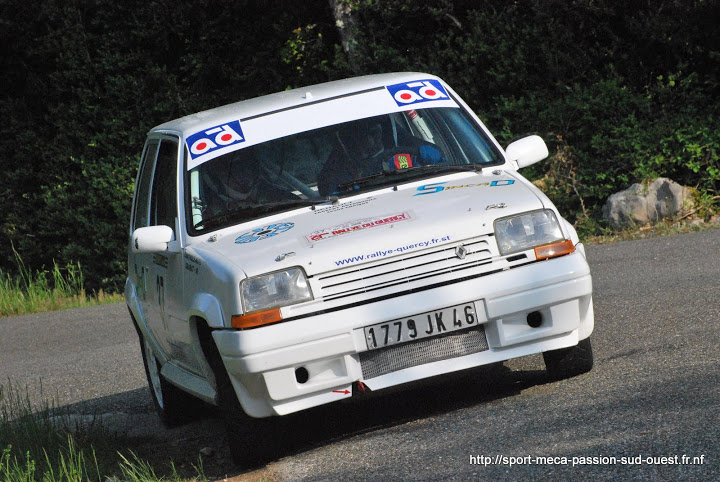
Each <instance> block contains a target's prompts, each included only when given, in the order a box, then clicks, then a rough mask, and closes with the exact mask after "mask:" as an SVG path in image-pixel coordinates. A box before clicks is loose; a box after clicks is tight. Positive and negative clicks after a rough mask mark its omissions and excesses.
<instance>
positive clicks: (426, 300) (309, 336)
mask: <svg viewBox="0 0 720 482" xmlns="http://www.w3.org/2000/svg"><path fill="white" fill-rule="evenodd" d="M578 248H579V249H578V250H576V251H575V252H574V253H572V254H570V255H567V256H563V257H560V258H555V259H551V260H547V261H542V262H535V263H532V264H528V265H524V266H521V267H518V268H515V269H509V270H505V271H502V272H498V273H494V274H492V275H489V276H483V277H478V278H474V279H470V280H465V281H461V282H457V283H452V284H447V285H444V286H440V287H435V288H433V289H431V290H427V291H421V292H418V293H412V294H407V295H403V296H398V297H395V298H390V299H385V300H382V301H377V302H373V303H369V304H362V305H359V306H353V307H350V308H346V309H341V310H338V311H332V312H329V313H322V314H317V315H313V316H309V317H304V318H301V319H297V320H290V321H287V322H283V323H279V324H276V325H270V326H267V327H262V328H259V329H254V330H246V331H231V330H218V331H215V332H214V333H213V337H214V338H215V341H216V343H217V346H218V349H219V351H220V354H221V356H222V358H223V361H224V363H225V366H226V368H227V370H228V373H229V374H230V378H231V380H232V382H233V385H234V387H235V390H236V393H237V395H238V398H239V399H240V402H241V404H242V405H243V408H244V409H245V411H246V412H247V413H248V414H249V415H251V416H255V417H265V416H271V415H285V414H289V413H293V412H296V411H300V410H304V409H307V408H310V407H313V406H317V405H322V404H325V403H330V402H333V401H337V400H341V399H344V398H348V397H350V396H352V388H351V387H352V383H353V382H355V381H358V380H359V381H363V383H364V384H365V385H366V386H367V387H369V388H370V389H372V390H378V389H382V388H386V387H391V386H395V385H399V384H402V383H407V382H411V381H415V380H420V379H423V378H428V377H432V376H436V375H440V374H443V373H449V372H453V371H458V370H463V369H467V368H472V367H477V366H480V365H486V364H489V363H494V362H498V361H503V360H509V359H512V358H516V357H520V356H524V355H530V354H534V353H541V352H544V351H548V350H554V349H558V348H564V347H568V346H572V345H575V344H577V343H578V341H580V340H582V339H585V338H587V337H588V336H590V333H591V332H592V330H593V325H594V317H593V305H592V280H591V277H590V269H589V267H588V264H587V261H586V260H585V257H584V252H583V250H582V246H581V245H578ZM469 302H471V303H474V305H475V312H476V313H477V316H478V321H479V323H480V324H481V325H482V327H483V329H484V335H483V336H484V337H486V341H487V345H486V348H485V347H483V348H482V349H480V351H475V352H473V353H470V354H462V355H460V356H452V357H450V358H446V359H437V358H433V359H432V360H437V361H429V362H427V363H421V364H415V363H410V364H409V365H407V364H406V365H403V366H402V367H401V368H400V369H398V370H396V371H391V372H389V373H383V374H381V375H379V376H373V377H372V378H367V379H366V378H364V376H363V362H362V361H361V359H363V358H365V359H366V358H367V355H368V353H366V352H368V348H367V345H366V341H365V335H364V331H363V327H365V326H369V325H372V324H375V323H380V322H385V321H390V320H396V319H399V318H403V317H406V316H412V315H415V314H418V313H425V312H431V311H433V310H438V309H442V308H445V307H449V306H454V305H460V304H464V303H469ZM535 312H538V313H539V314H540V319H541V320H542V323H541V324H540V326H538V327H535V328H533V327H531V326H530V325H529V324H528V322H527V320H528V314H529V313H534V315H533V316H534V317H535V319H537V317H538V315H537V314H536V313H535ZM426 340H427V339H426ZM430 340H432V339H430ZM414 343H417V342H411V343H406V344H402V345H396V347H403V348H407V346H406V345H413V344H414ZM363 353H365V355H362V354H363ZM372 353H375V352H372ZM298 369H300V370H301V371H302V370H304V371H303V372H302V373H303V375H304V374H307V377H305V376H301V377H299V376H297V375H296V371H297V370H298ZM366 371H367V370H366ZM305 378H307V380H305Z"/></svg>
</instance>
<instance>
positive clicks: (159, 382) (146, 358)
mask: <svg viewBox="0 0 720 482" xmlns="http://www.w3.org/2000/svg"><path fill="white" fill-rule="evenodd" d="M140 348H141V349H142V357H143V363H144V365H145V375H146V376H147V380H148V385H149V386H150V395H151V396H152V399H153V405H155V410H156V411H157V413H158V415H159V417H160V420H161V421H162V423H163V424H164V425H165V426H167V427H174V426H177V425H179V424H181V423H183V422H186V421H188V420H190V419H191V418H192V417H193V416H194V415H195V414H196V413H197V412H198V410H200V404H201V402H200V400H198V399H196V398H195V397H193V396H192V395H190V394H188V393H185V392H184V391H182V390H180V389H179V388H177V387H176V386H175V385H172V384H171V383H169V382H168V381H167V380H165V378H163V376H162V374H161V373H160V363H159V362H158V359H157V357H156V356H155V353H153V350H152V347H151V345H150V343H149V342H148V341H147V339H146V338H145V337H144V336H142V335H140Z"/></svg>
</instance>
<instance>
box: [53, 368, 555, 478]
mask: <svg viewBox="0 0 720 482" xmlns="http://www.w3.org/2000/svg"><path fill="white" fill-rule="evenodd" d="M547 381H548V379H547V376H546V373H545V371H544V370H540V369H529V370H528V369H522V370H513V369H510V368H508V367H506V366H504V365H502V364H496V365H492V366H488V367H480V368H476V369H471V370H466V371H463V372H459V373H456V374H451V375H445V376H443V377H440V378H438V379H437V380H430V381H426V382H424V383H419V382H418V383H415V384H410V385H407V386H404V387H402V388H395V389H386V390H382V391H379V392H374V393H369V394H365V395H360V396H356V397H353V399H350V400H347V401H343V402H339V403H335V404H330V405H326V406H322V407H318V408H314V409H310V410H306V411H303V412H300V413H297V414H293V415H289V416H286V417H283V419H282V423H281V425H280V427H281V428H282V433H281V434H279V435H280V437H281V438H282V440H283V443H282V445H281V447H280V448H279V450H280V451H279V452H278V453H276V454H275V456H274V457H273V460H279V459H281V458H283V457H288V456H293V455H298V454H301V453H303V452H306V451H310V450H313V449H316V448H318V447H322V446H326V445H331V444H333V443H336V442H339V441H342V440H346V439H349V438H351V437H355V436H359V435H362V434H366V433H372V432H374V431H376V430H379V429H386V428H390V427H396V426H400V425H403V424H405V423H410V422H415V421H421V420H423V419H426V418H432V417H437V416H442V415H443V414H446V413H451V412H454V411H457V410H462V409H469V408H471V407H473V406H476V405H480V404H484V403H489V402H492V401H494V400H498V399H502V398H505V397H512V396H515V395H517V394H518V393H520V392H521V391H522V390H524V389H526V388H529V387H532V386H535V385H539V384H544V383H546V382H547ZM63 408H64V409H67V410H68V411H70V412H72V413H79V414H91V415H95V416H98V415H99V416H101V417H102V420H103V424H104V425H105V426H106V427H107V428H109V429H110V430H111V431H114V432H118V433H119V434H124V435H126V436H127V438H126V440H127V441H128V444H129V446H128V447H127V449H128V450H127V451H128V452H129V451H132V452H134V453H136V454H138V455H139V456H140V457H141V458H143V459H145V460H147V461H148V462H150V464H151V465H152V466H153V467H154V468H155V469H156V470H157V472H158V475H160V474H162V473H163V471H164V470H170V466H169V462H170V461H171V460H172V461H173V462H174V464H175V467H176V468H177V469H178V470H179V472H180V473H181V475H186V476H188V477H191V476H194V475H196V470H195V467H194V466H197V464H198V457H199V456H200V455H201V454H202V458H203V467H204V469H203V470H204V473H205V475H206V476H208V477H209V478H211V479H213V478H220V479H221V478H223V477H227V476H237V475H240V474H243V473H247V472H248V470H244V469H242V468H238V467H236V466H234V465H233V464H232V461H231V459H230V453H229V450H228V448H227V444H226V434H225V429H224V425H223V420H222V417H221V415H220V413H219V411H218V410H217V409H215V408H214V407H210V406H207V407H206V408H204V409H202V410H201V411H200V413H198V416H197V417H196V419H195V420H192V421H190V422H189V423H187V424H184V425H182V426H179V427H174V428H167V427H164V426H163V425H162V424H161V423H160V421H159V419H158V417H157V416H156V414H155V413H154V408H153V405H152V402H151V399H150V394H149V391H148V389H147V388H143V389H137V390H132V391H128V392H123V393H119V394H116V395H112V396H107V397H101V398H96V399H93V400H89V401H86V402H82V403H76V404H72V405H67V406H65V407H63ZM254 469H258V467H256V468H254Z"/></svg>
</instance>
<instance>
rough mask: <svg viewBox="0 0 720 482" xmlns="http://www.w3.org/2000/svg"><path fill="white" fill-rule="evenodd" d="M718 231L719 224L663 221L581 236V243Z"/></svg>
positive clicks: (602, 242)
mask: <svg viewBox="0 0 720 482" xmlns="http://www.w3.org/2000/svg"><path fill="white" fill-rule="evenodd" d="M714 229H720V222H711V223H702V222H693V221H688V222H677V221H675V222H673V221H670V220H665V221H662V222H660V223H657V224H654V225H650V224H649V225H646V226H637V227H634V228H629V229H625V230H623V231H613V230H610V229H608V230H606V232H604V233H602V234H593V235H587V236H581V241H582V242H583V243H586V244H588V245H592V244H607V243H615V242H620V241H634V240H637V239H647V238H657V237H661V236H673V235H676V234H684V233H697V232H700V231H710V230H714Z"/></svg>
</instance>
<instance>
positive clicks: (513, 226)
mask: <svg viewBox="0 0 720 482" xmlns="http://www.w3.org/2000/svg"><path fill="white" fill-rule="evenodd" d="M495 237H496V238H497V243H498V247H499V248H500V254H501V255H503V256H504V255H507V254H511V253H517V252H519V251H526V250H528V249H532V248H535V247H538V246H544V245H548V244H553V243H556V242H558V241H564V240H565V238H564V237H563V234H562V231H561V230H560V223H558V220H557V218H556V217H555V213H554V212H553V211H551V210H549V209H544V210H542V211H532V212H528V213H523V214H518V215H516V216H511V217H507V218H502V219H498V220H496V221H495ZM570 244H571V245H572V243H570Z"/></svg>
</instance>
